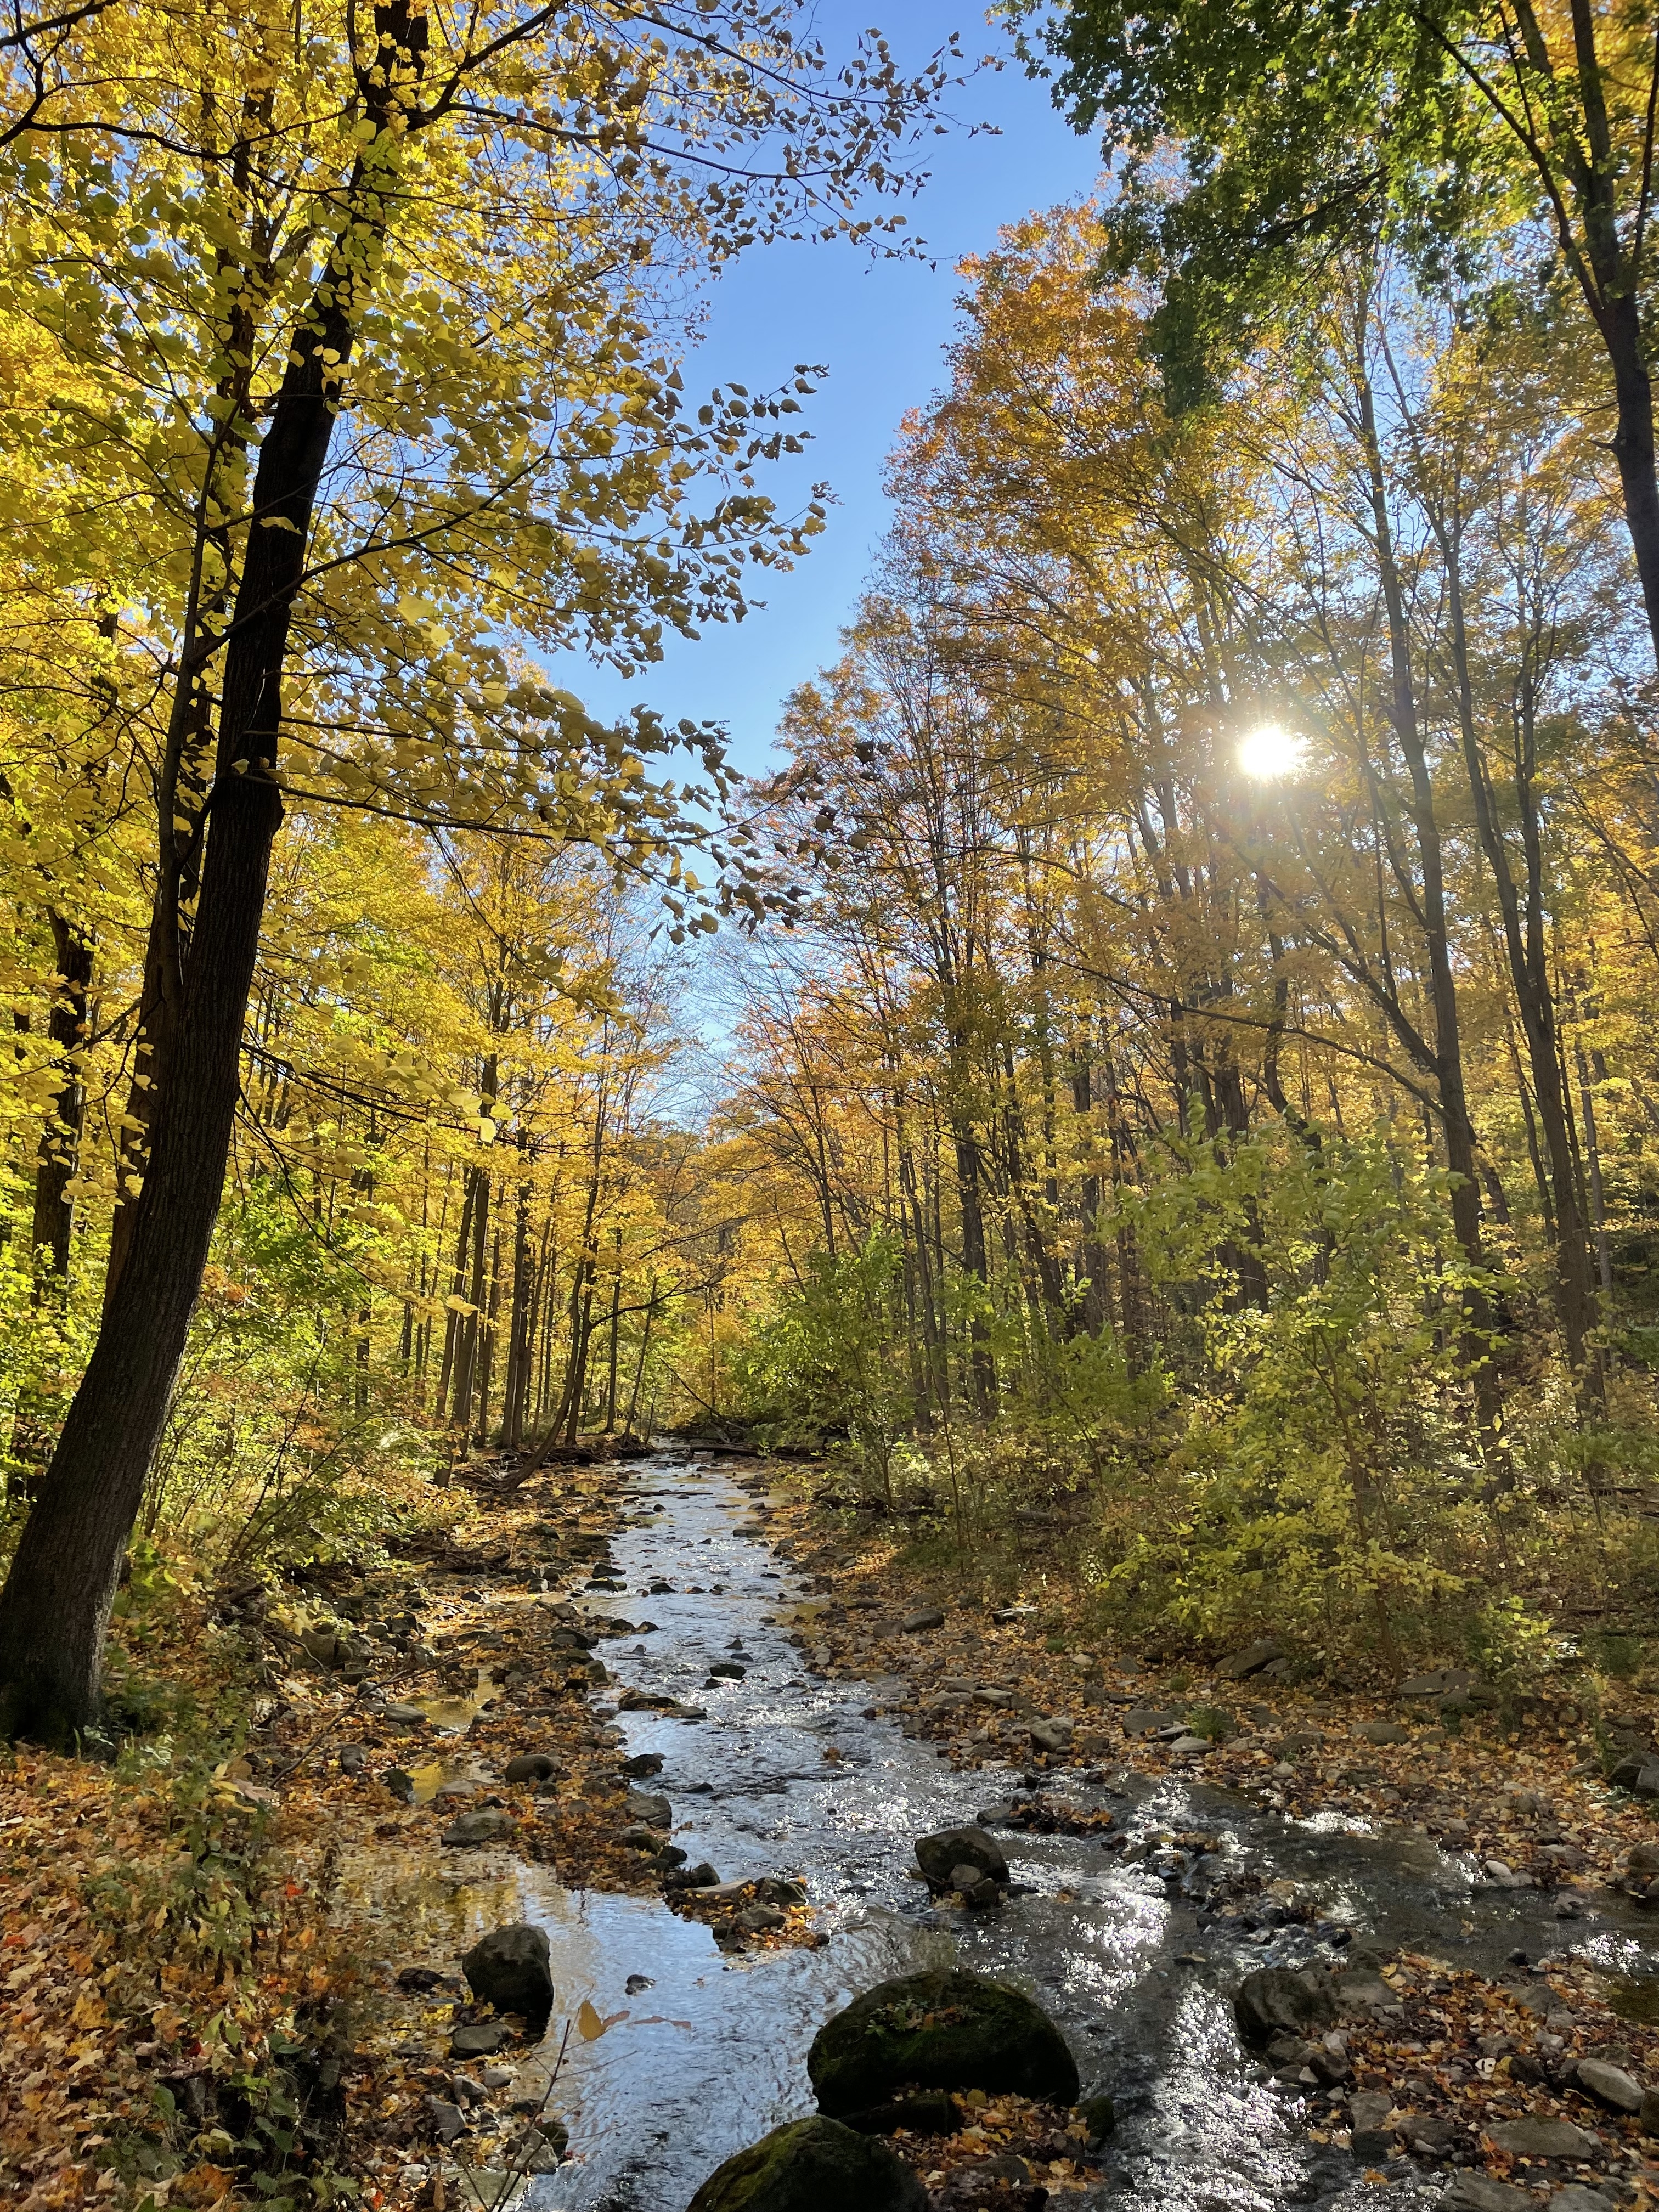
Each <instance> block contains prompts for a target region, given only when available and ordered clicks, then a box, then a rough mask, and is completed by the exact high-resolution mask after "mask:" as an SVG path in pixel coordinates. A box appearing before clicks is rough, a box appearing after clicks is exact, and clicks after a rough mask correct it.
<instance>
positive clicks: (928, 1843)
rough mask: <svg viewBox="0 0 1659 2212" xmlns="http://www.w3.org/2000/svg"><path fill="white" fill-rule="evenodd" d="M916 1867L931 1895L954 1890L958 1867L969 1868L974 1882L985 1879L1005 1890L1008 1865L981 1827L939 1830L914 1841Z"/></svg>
mask: <svg viewBox="0 0 1659 2212" xmlns="http://www.w3.org/2000/svg"><path fill="white" fill-rule="evenodd" d="M916 1864H917V1865H918V1866H919V1867H920V1868H921V1871H922V1874H923V1875H924V1877H925V1878H926V1881H927V1887H929V1888H930V1889H931V1890H933V1891H935V1892H937V1891H940V1890H947V1889H955V1888H957V1887H959V1886H960V1885H959V1884H958V1883H957V1881H956V1879H955V1877H956V1874H957V1869H958V1868H960V1867H964V1866H967V1867H971V1868H973V1869H974V1879H975V1881H985V1880H987V1879H988V1880H989V1881H994V1882H997V1883H999V1884H1000V1885H1001V1886H1003V1887H1006V1886H1007V1881H1008V1862H1007V1860H1006V1858H1004V1857H1003V1856H1002V1848H1001V1846H1000V1844H998V1842H997V1840H996V1838H994V1836H987V1834H986V1832H985V1831H984V1829H983V1828H941V1829H940V1830H939V1832H938V1833H937V1834H936V1835H932V1836H918V1837H917V1838H916Z"/></svg>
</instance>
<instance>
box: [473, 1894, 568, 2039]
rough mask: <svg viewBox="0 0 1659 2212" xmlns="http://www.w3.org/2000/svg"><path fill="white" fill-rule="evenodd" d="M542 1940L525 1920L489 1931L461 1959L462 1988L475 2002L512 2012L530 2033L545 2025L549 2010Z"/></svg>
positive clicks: (549, 1983)
mask: <svg viewBox="0 0 1659 2212" xmlns="http://www.w3.org/2000/svg"><path fill="white" fill-rule="evenodd" d="M548 1960H549V1951H548V1942H547V1936H546V1934H545V1933H544V1930H543V1929H539V1928H532V1927H531V1925H530V1924H529V1923H528V1922H527V1921H522V1920H520V1921H515V1922H513V1923H512V1924H511V1925H510V1926H508V1927H506V1928H493V1929H491V1930H490V1931H489V1935H487V1936H480V1937H479V1939H478V1941H477V1942H476V1943H475V1944H474V1945H473V1946H472V1948H471V1950H470V1951H468V1952H467V1953H466V1954H465V1955H464V1957H463V1958H462V1960H461V1972H463V1973H464V1974H465V1976H466V1979H467V1986H468V1987H469V1988H470V1989H471V1991H472V1994H473V1996H475V1997H477V2000H478V2002H479V2003H480V2004H489V2005H494V2006H495V2009H496V2011H497V2012H511V2013H516V2014H518V2015H519V2017H520V2019H521V2020H523V2021H525V2023H526V2026H527V2027H529V2029H530V2031H531V2033H532V2035H539V2034H540V2033H542V2030H543V2029H544V2027H546V2026H547V2021H548V2015H549V2014H550V2013H551V2011H552V2009H553V1976H552V1973H551V1972H550V1967H549V1964H548Z"/></svg>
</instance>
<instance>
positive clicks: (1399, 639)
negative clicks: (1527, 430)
mask: <svg viewBox="0 0 1659 2212" xmlns="http://www.w3.org/2000/svg"><path fill="white" fill-rule="evenodd" d="M1369 320H1370V303H1369V301H1367V302H1366V303H1365V304H1364V307H1362V310H1361V314H1360V318H1359V323H1358V334H1357V346H1356V356H1355V374H1356V380H1357V384H1358V400H1359V418H1360V432H1361V437H1362V441H1363V445H1364V454H1365V462H1366V467H1367V470H1368V472H1369V476H1370V508H1371V520H1372V525H1373V527H1374V530H1375V532H1376V567H1377V580H1378V583H1379V584H1380V585H1381V586H1382V592H1383V605H1384V607H1385V609H1386V611H1387V614H1388V623H1389V673H1390V677H1391V697H1390V707H1389V712H1390V719H1391V720H1392V722H1393V724H1394V731H1395V738H1397V739H1398V741H1399V744H1400V750H1401V753H1402V754H1403V756H1404V757H1405V761H1406V767H1407V773H1408V775H1409V776H1410V778H1411V789H1412V826H1413V832H1414V834H1415V838H1416V843H1417V854H1418V867H1419V873H1420V876H1421V878H1422V881H1421V892H1420V896H1421V907H1422V922H1423V936H1424V943H1425V950H1426V951H1427V954H1428V966H1429V998H1430V1002H1431V1006H1432V1007H1433V1010H1434V1040H1435V1079H1436V1085H1437V1089H1438V1091H1439V1093H1440V1122H1441V1127H1442V1129H1443V1133H1444V1136H1445V1144H1446V1165H1447V1167H1448V1168H1449V1170H1450V1171H1451V1193H1450V1206H1451V1218H1452V1231H1453V1234H1454V1235H1455V1237H1456V1239H1457V1244H1458V1249H1459V1250H1460V1251H1461V1252H1462V1255H1463V1257H1464V1259H1465V1261H1467V1262H1468V1265H1469V1267H1472V1268H1477V1269H1478V1268H1481V1267H1484V1266H1485V1264H1486V1262H1485V1255H1484V1253H1483V1251H1482V1249H1481V1243H1480V1171H1479V1168H1478V1166H1477V1164H1476V1159H1475V1135H1474V1121H1473V1120H1472V1119H1471V1117H1470V1114H1469V1103H1468V1091H1467V1089H1466V1087H1465V1085H1464V1079H1463V1047H1462V1033H1461V1030H1460V1026H1459V1019H1458V1006H1457V986H1456V980H1455V975H1454V973H1453V969H1452V959H1451V935H1450V930H1449V926H1448V922H1447V917H1446V885H1445V873H1444V858H1443V850H1442V846H1441V838H1440V823H1439V819H1438V817H1437V813H1436V811H1435V803H1434V790H1433V785H1432V782H1431V777H1430V774H1429V763H1428V753H1427V749H1426V747H1425V744H1424V739H1423V731H1422V725H1421V723H1420V720H1419V715H1418V705H1417V684H1416V679H1415V676H1414V673H1413V665H1412V647H1411V628H1410V620H1409V617H1408V615H1407V606H1406V592H1405V586H1404V582H1403V580H1402V578H1401V574H1400V568H1399V565H1398V562H1397V560H1396V558H1395V541H1394V527H1393V522H1392V519H1391V516H1390V513H1389V495H1388V488H1387V483H1386V479H1385V477H1384V474H1383V448H1382V442H1381V440H1380V439H1379V437H1378V435H1377V428H1376V402H1375V399H1374V397H1373V394H1372V391H1371V384H1370V375H1369V373H1368V371H1367V368H1366V363H1365V352H1366V343H1367V331H1368V328H1369ZM1462 1309H1463V1322H1464V1328H1463V1352H1464V1357H1465V1358H1466V1360H1467V1362H1468V1367H1469V1370H1470V1375H1471V1380H1472V1382H1473V1385H1474V1396H1475V1402H1476V1406H1477V1407H1478V1409H1479V1413H1480V1425H1481V1428H1482V1430H1483V1431H1484V1432H1485V1435H1486V1440H1487V1443H1488V1446H1489V1447H1491V1448H1492V1449H1496V1450H1501V1447H1499V1445H1498V1437H1499V1435H1500V1433H1501V1425H1502V1423H1501V1413H1502V1409H1501V1407H1500V1405H1499V1402H1498V1383H1497V1378H1496V1376H1495V1375H1494V1373H1493V1370H1492V1358H1491V1352H1490V1344H1489V1341H1487V1342H1483V1341H1482V1340H1483V1339H1488V1340H1489V1337H1490V1328H1491V1313H1490V1310H1489V1308H1488V1305H1487V1301H1486V1294H1485V1292H1484V1291H1482V1290H1480V1288H1479V1286H1478V1285H1475V1284H1474V1283H1470V1284H1468V1285H1466V1287H1465V1289H1464V1291H1463V1294H1462Z"/></svg>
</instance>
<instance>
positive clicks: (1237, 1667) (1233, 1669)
mask: <svg viewBox="0 0 1659 2212" xmlns="http://www.w3.org/2000/svg"><path fill="white" fill-rule="evenodd" d="M1284 1657H1285V1647H1284V1645H1283V1644H1281V1643H1280V1642H1279V1638H1277V1637H1276V1636H1264V1637H1262V1638H1261V1640H1260V1641H1259V1642H1258V1643H1255V1644H1246V1645H1245V1647H1244V1649H1243V1650H1242V1651H1235V1652H1234V1653H1233V1655H1232V1656H1231V1658H1230V1659H1224V1660H1223V1661H1222V1662H1221V1664H1220V1665H1219V1666H1218V1668H1216V1670H1215V1671H1216V1673H1217V1674H1218V1675H1219V1676H1220V1677H1221V1679H1222V1680H1224V1681H1226V1682H1242V1681H1243V1680H1245V1679H1246V1678H1247V1677H1248V1676H1249V1675H1251V1674H1260V1673H1261V1669H1262V1668H1264V1667H1271V1666H1272V1665H1273V1662H1274V1661H1275V1660H1276V1659H1282V1658H1284Z"/></svg>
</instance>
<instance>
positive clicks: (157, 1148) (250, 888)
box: [0, 4, 425, 1740]
mask: <svg viewBox="0 0 1659 2212" xmlns="http://www.w3.org/2000/svg"><path fill="white" fill-rule="evenodd" d="M375 20H376V23H377V27H380V29H381V30H382V31H383V32H384V33H385V34H386V38H387V40H388V42H389V44H393V43H395V44H397V45H399V46H404V49H405V51H407V49H408V47H409V46H410V44H411V43H413V42H415V41H416V40H421V41H422V42H423V40H424V35H425V27H424V23H423V21H411V19H410V15H409V14H408V12H407V9H406V8H405V7H404V6H403V5H402V4H399V5H398V6H397V7H396V8H393V9H377V10H376V19H375ZM387 74H390V72H387V71H383V72H381V76H382V82H381V84H380V86H379V87H378V88H372V89H371V86H372V80H371V79H370V78H369V76H368V73H367V72H365V73H364V76H363V80H362V82H363V87H364V89H365V91H366V93H367V94H368V100H369V106H370V112H371V113H373V112H374V111H375V109H376V108H377V107H378V110H379V113H380V119H381V120H385V119H386V117H387V115H388V114H389V113H390V112H391V108H390V103H391V102H392V100H393V99H395V97H396V95H395V94H393V93H391V92H389V91H388V90H387V89H386V86H385V83H384V76H386V75H387ZM385 158H386V157H385V156H384V155H376V154H375V153H374V150H373V149H365V152H364V153H363V154H362V155H360V156H359V158H358V161H357V162H356V165H355V167H354V169H353V173H352V179H351V182H350V185H349V188H348V190H347V192H346V194H345V211H344V216H343V222H342V225H341V228H340V229H339V230H338V231H337V234H336V239H335V242H334V245H333V247H332V249H331V253H330V257H329V262H328V265H327V268H326V269H325V272H324V274H323V276H322V278H321V281H320V282H319V286H318V289H317V291H316V293H315V295H313V300H312V301H311V303H310V306H309V308H308V310H307V313H306V315H305V316H304V318H303V319H301V322H300V324H299V325H298V326H297V327H296V329H295V332H294V334H293V338H292V352H291V355H290V360H289V368H288V369H287V371H286V372H285V374H284V375H283V381H282V385H281V386H280V387H279V390H278V393H277V397H276V403H275V405H274V407H273V409H272V411H271V416H270V428H269V429H268V431H267V433H266V435H265V439H264V444H263V446H262V447H261V448H260V453H259V464H258V470H257V471H256V474H255V477H254V483H253V493H252V527H251V528H250V530H249V532H248V542H247V550H246V555H245V556H244V559H243V562H242V571H241V575H240V580H239V584H238V587H237V594H236V604H235V611H234V620H233V623H232V626H231V629H230V632H229V636H228V644H227V646H226V648H225V665H224V678H223V684H222V694H221V707H220V718H219V738H218V744H217V748H216V755H215V764H214V776H213V782H212V787H211V789H210V793H209V795H208V799H207V804H206V806H205V808H204V823H205V825H206V842H205V849H204V854H203V860H202V872H201V896H200V899H199V902H198V904H197V915H196V922H195V927H194V929H193V931H192V933H191V945H190V949H189V954H188V958H187V962H186V963H185V967H184V969H183V988H182V994H181V999H180V1004H179V1023H178V1028H177V1032H176V1035H175V1036H174V1038H173V1044H172V1048H171V1055H170V1061H171V1064H170V1066H169V1068H168V1070H167V1080H166V1082H165V1084H164V1085H161V1086H160V1088H159V1095H158V1097H157V1100H156V1104H155V1119H154V1121H153V1123H152V1127H151V1137H150V1149H149V1163H148V1167H147V1170H146V1172H145V1176H144V1180H143V1190H142V1193H141V1194H140V1195H139V1198H138V1201H137V1205H136V1206H135V1207H134V1208H133V1210H132V1231H131V1242H130V1243H129V1246H128V1249H127V1253H126V1258H125V1264H124V1265H123V1266H122V1267H121V1269H120V1271H119V1273H118V1275H117V1277H116V1278H115V1280H114V1282H113V1284H112V1286H111V1291H110V1295H109V1297H108V1299H107V1301H106V1305H105V1309H104V1316H103V1322H102V1326H101V1327H100V1330H99V1334H98V1341H97V1343H96V1344H95V1345H94V1347H93V1352H92V1357H91V1359H90V1360H89V1361H88V1365H87V1370H86V1374H85V1376H83V1377H82V1383H81V1387H80V1389H78V1390H77V1391H76V1395H75V1399H74V1401H73V1403H72V1404H71V1405H70V1410H69V1414H68V1418H67V1419H66V1420H65V1421H64V1430H63V1434H62V1436H61V1437H60V1438H59V1440H58V1449H57V1450H56V1452H55V1453H54V1454H53V1455H52V1465H51V1467H50V1468H48V1470H47V1474H46V1480H45V1483H44V1486H43V1487H42V1490H41V1493H40V1497H39V1498H38V1499H37V1500H36V1502H35V1504H34V1506H33V1510H32V1511H31V1512H30V1515H29V1517H28V1520H27V1523H26V1524H25V1527H24V1529H23V1534H22V1537H21V1541H20V1542H19V1544H18V1547H17V1552H16V1554H15V1558H14V1559H13V1562H12V1566H11V1571H10V1573H9V1576H8V1577H7V1580H6V1585H5V1589H4V1590H3V1592H0V1734H5V1735H32V1736H37V1737H46V1738H52V1739H58V1740H62V1739H65V1738H69V1737H73V1736H76V1735H80V1734H81V1733H82V1732H84V1731H85V1730H86V1729H89V1728H91V1727H92V1726H93V1725H94V1723H95V1722H96V1720H97V1718H98V1715H99V1711H100V1674H101V1668H102V1662H103V1652H104V1641H105V1637H106V1633H107V1631H108V1626H109V1615H110V1607H111V1605H112V1601H113V1599H114V1596H115V1589H116V1584H117V1581H118V1577H119V1574H120V1567H121V1559H122V1555H123V1553H124V1552H125V1548H126V1545H127V1541H128V1539H129V1537H130V1536H131V1531H132V1526H133V1522H134V1520H135V1518H136V1516H137V1511H138V1507H139V1504H140V1502H141V1500H142V1498H143V1490H144V1484H145V1481H146V1480H147V1478H148V1476H149V1468H150V1462H151V1460H152V1458H153V1456H154V1455H155V1445H156V1443H157V1441H158V1440H159V1438H160V1436H161V1429H162V1426H163V1424H164V1423H165V1421H166V1419H167V1408H168V1406H169V1403H170V1402H171V1400H172V1396H173V1385H174V1383H175V1381H176V1379H177V1376H178V1372H179V1362H180V1360H181V1358H183V1356H184V1351H185V1340H186V1338H187V1336H188V1334H189V1331H190V1323H191V1315H192V1314H193V1312H194V1311H195V1307H196V1301H197V1296H198V1295H199V1292H200V1290H201V1282H202V1271H203V1268H204V1266H205V1265H206V1261H207V1255H208V1248H209V1243H210V1239H211V1237H212V1235H213V1226H214V1223H215V1220H216V1218H217V1215H218V1211H219V1201H220V1197H221V1195H222V1191H223V1188H224V1177H225V1169H226V1164H227V1162H228V1158H229V1153H230V1139H231V1131H232V1127H233V1126H234V1120H235V1114H236V1107H237V1102H238V1099H239V1097H240V1092H241V1053H242V1031H243V1024H244V1022H245V1020H246V1014H247V1004H248V997H249V994H250V991H251V988H252V981H253V969H254V960H255V957H256V955H257V952H258V943H259V926H260V921H261V919H262V917H263V915H264V902H265V891H266V885H267V881H268V878H269V873H270V849H271V843H272V841H273V839H274V838H275V836H276V829H277V827H278V825H279V823H281V821H282V816H283V803H282V798H281V795H280V793H279V792H278V790H277V788H276V781H275V770H276V757H277V733H278V729H279V726H280V723H281V719H282V678H283V662H284V659H285V657H286V654H287V650H288V639H289V622H290V619H291V614H292V609H293V603H294V599H295V594H296V592H298V590H299V587H300V584H301V579H302V577H303V574H304V569H305V560H306V550H307V545H308V544H309V542H310V535H311V524H312V517H313V510H314V508H315V505H316V500H317V490H318V485H319V483H320V481H321V477H322V471H323V467H324V464H325V461H326V459H327V457H328V449H329V443H330V441H331V438H332V436H333V432H334V423H335V419H336V416H337V410H338V404H339V392H340V383H341V379H342V377H343V374H344V373H345V368H346V364H347V362H349V358H350V355H351V349H352V343H353V338H354V336H355V330H356V315H357V313H358V311H359V307H360V301H359V298H358V287H359V286H360V285H362V287H363V288H364V289H365V293H366V289H367V285H368V276H367V270H368V262H367V259H366V258H365V257H366V255H367V253H368V249H369V248H370V246H371V245H373V244H377V243H378V240H379V239H380V236H381V235H382V234H383V233H384V229H385V221H386V213H385V203H384V199H383V197H382V185H383V183H384V181H385V179H384V176H383V174H381V173H380V163H381V162H382V161H384V159H385ZM371 164H373V167H374V171H375V172H376V173H375V174H371V168H370V165H371ZM185 680H189V676H188V672H186V677H185Z"/></svg>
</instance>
